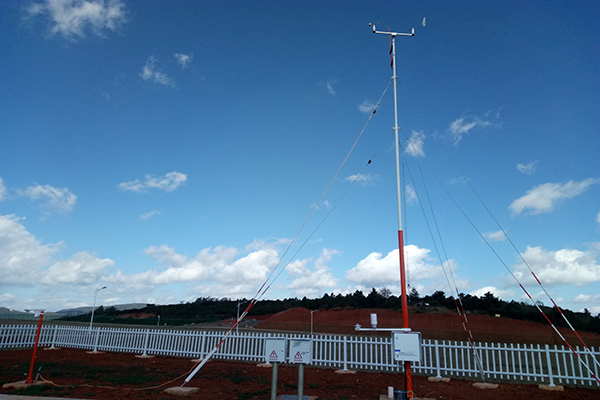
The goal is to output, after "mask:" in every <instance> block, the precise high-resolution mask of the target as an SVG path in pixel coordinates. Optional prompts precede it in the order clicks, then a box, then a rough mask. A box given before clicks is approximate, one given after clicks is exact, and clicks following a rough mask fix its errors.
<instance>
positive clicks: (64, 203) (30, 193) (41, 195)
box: [17, 185, 77, 214]
mask: <svg viewBox="0 0 600 400" xmlns="http://www.w3.org/2000/svg"><path fill="white" fill-rule="evenodd" d="M17 193H18V194H19V195H20V196H24V197H28V198H29V199H30V200H35V201H40V202H41V208H42V209H43V210H44V211H45V212H46V213H47V214H51V213H53V212H60V213H65V212H70V211H73V207H75V203H76V202H77V196H75V195H74V194H73V193H71V191H70V190H69V189H67V188H55V187H53V186H50V185H36V186H30V187H28V188H27V189H25V190H17Z"/></svg>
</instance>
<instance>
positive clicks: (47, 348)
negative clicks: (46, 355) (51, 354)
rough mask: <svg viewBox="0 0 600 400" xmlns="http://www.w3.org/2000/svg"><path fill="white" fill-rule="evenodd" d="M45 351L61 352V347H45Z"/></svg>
mask: <svg viewBox="0 0 600 400" xmlns="http://www.w3.org/2000/svg"><path fill="white" fill-rule="evenodd" d="M44 350H60V347H44Z"/></svg>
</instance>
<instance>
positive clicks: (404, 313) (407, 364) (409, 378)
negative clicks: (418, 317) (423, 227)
mask: <svg viewBox="0 0 600 400" xmlns="http://www.w3.org/2000/svg"><path fill="white" fill-rule="evenodd" d="M398 253H399V256H400V288H401V290H402V327H403V328H408V299H407V296H406V267H405V264H404V233H403V232H402V230H399V231H398ZM404 371H405V372H404V374H405V375H404V377H405V387H406V393H407V394H408V398H409V399H412V398H413V388H412V370H411V367H410V361H405V362H404Z"/></svg>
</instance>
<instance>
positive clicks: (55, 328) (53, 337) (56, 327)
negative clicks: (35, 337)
mask: <svg viewBox="0 0 600 400" xmlns="http://www.w3.org/2000/svg"><path fill="white" fill-rule="evenodd" d="M57 331H58V325H54V333H53V334H52V345H51V346H50V349H52V350H54V349H55V348H56V347H54V344H55V343H56V332H57Z"/></svg>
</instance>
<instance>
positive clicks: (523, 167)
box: [517, 160, 538, 175]
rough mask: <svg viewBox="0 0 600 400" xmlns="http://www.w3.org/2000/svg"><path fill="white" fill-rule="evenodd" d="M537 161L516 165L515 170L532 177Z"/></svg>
mask: <svg viewBox="0 0 600 400" xmlns="http://www.w3.org/2000/svg"><path fill="white" fill-rule="evenodd" d="M537 164H538V161H537V160H536V161H531V162H530V163H529V164H517V169H518V170H519V172H521V173H523V174H525V175H533V174H535V171H536V170H537Z"/></svg>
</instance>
